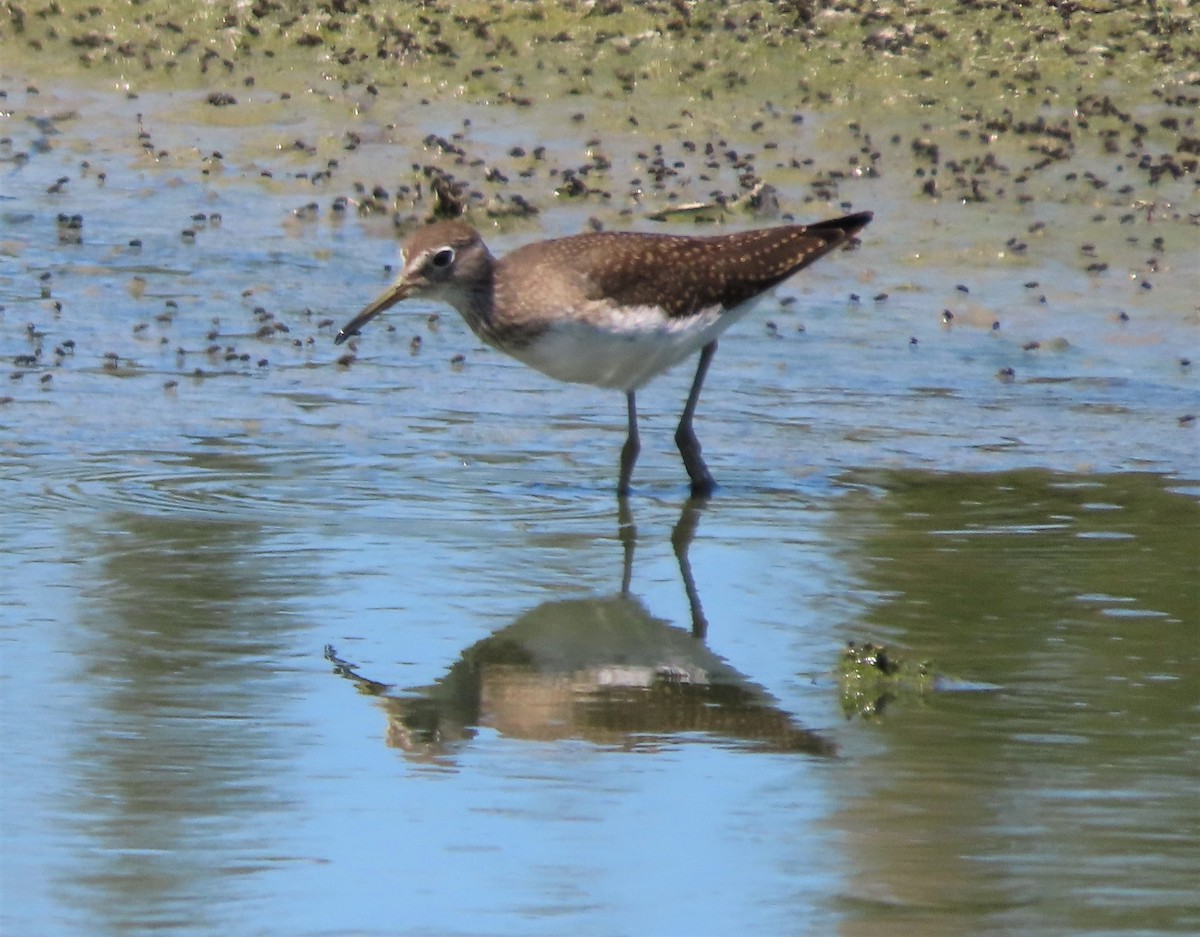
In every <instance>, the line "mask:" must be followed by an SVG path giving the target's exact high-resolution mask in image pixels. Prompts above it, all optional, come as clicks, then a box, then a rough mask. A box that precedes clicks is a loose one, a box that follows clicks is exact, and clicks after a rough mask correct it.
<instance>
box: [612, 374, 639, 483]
mask: <svg viewBox="0 0 1200 937" xmlns="http://www.w3.org/2000/svg"><path fill="white" fill-rule="evenodd" d="M625 400H626V402H627V403H628V406H629V435H628V436H626V437H625V445H624V446H622V447H621V478H620V481H618V482H617V497H618V498H624V497H626V496H627V495H628V494H629V479H630V478H632V477H633V463H635V462H636V461H637V457H638V453H639V452H640V451H641V449H642V444H641V442H640V441H639V440H638V428H637V403H636V402H635V401H634V399H633V391H628V392H627V393H626V394H625Z"/></svg>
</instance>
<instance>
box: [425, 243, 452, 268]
mask: <svg viewBox="0 0 1200 937" xmlns="http://www.w3.org/2000/svg"><path fill="white" fill-rule="evenodd" d="M429 262H430V264H432V265H433V266H434V267H437V268H438V269H440V270H445V269H446V268H447V267H449V266H450V265H451V264H452V263H454V248H453V247H443V248H440V249H439V250H437V251H436V252H435V253H434V255H433V256H432V257H430V258H429Z"/></svg>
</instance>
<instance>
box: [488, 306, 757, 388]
mask: <svg viewBox="0 0 1200 937" xmlns="http://www.w3.org/2000/svg"><path fill="white" fill-rule="evenodd" d="M754 305H755V303H754V302H753V301H752V302H748V303H743V304H742V305H740V306H738V307H736V308H734V309H730V310H722V308H721V307H720V306H711V307H709V308H707V309H703V310H701V311H700V312H698V313H696V314H694V315H690V316H687V317H686V318H674V319H673V318H671V317H669V316H667V315H666V314H665V313H664V312H663V310H662V309H660V308H658V307H656V306H639V307H635V308H632V309H630V308H624V309H621V310H619V311H616V310H613V311H611V312H610V313H609V314H598V311H597V310H596V309H594V308H593V309H589V310H588V311H587V313H586V314H585V315H576V314H575V313H571V314H568V315H565V316H563V317H562V318H561V319H558V320H557V321H556V322H555V323H554V324H553V325H551V326H550V327H549V328H548V329H547V330H546V331H544V332H542V333H541V334H540V335H539V336H538V337H537V339H536V340H535V341H534V342H532V343H531V344H529V345H527V346H524V347H521V348H506V349H505V351H507V352H508V353H509V354H511V355H512V356H513V357H515V358H517V359H518V360H519V361H522V362H523V363H525V364H527V365H529V366H530V367H531V368H536V369H537V370H539V371H541V372H542V373H543V374H548V375H549V376H550V377H553V378H555V379H557V380H560V381H567V382H569V383H572V384H592V385H594V386H596V387H613V388H616V389H618V390H623V391H631V390H637V389H638V388H639V387H642V386H643V385H644V384H646V383H647V382H648V381H649V380H650V379H651V378H653V377H655V376H657V375H659V374H662V373H663V372H664V371H666V370H667V369H668V368H671V367H674V366H675V365H677V364H679V362H681V361H683V360H684V359H686V358H689V357H691V356H692V355H693V354H695V353H696V352H698V351H699V350H700V349H701V348H703V347H704V346H705V345H707V344H708V343H709V342H712V341H715V340H716V338H717V336H719V335H720V334H721V333H722V332H724V331H725V330H726V329H727V328H729V326H731V325H733V323H734V322H737V321H738V320H739V319H741V318H742V317H743V316H744V315H746V314H747V313H748V312H750V310H751V309H752V308H753V307H754Z"/></svg>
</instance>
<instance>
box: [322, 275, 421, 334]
mask: <svg viewBox="0 0 1200 937" xmlns="http://www.w3.org/2000/svg"><path fill="white" fill-rule="evenodd" d="M412 289H413V288H412V284H411V283H410V282H409V281H408V280H407V279H406V278H404V277H401V278H400V279H398V280H397V281H396V282H395V283H393V284H392V285H391V286H389V287H388V288H387V290H385V291H384V293H383V294H382V295H381V296H379V297H378V298H377V299H375V300H374V301H372V302H371V303H370V304H368V305H367V307H366V308H365V309H363V311H362V312H360V313H359V314H358V315H356V316H355V317H354V318H353V319H351V320H350V321H349V322H347V323H346V324H345V325H343V326H342V329H341V331H340V332H338V333H337V337H336V338H334V340H333V343H334V344H335V345H340V344H341V343H342V342H344V341H345V340H346V339H348V338H352V337H354V336H355V335H357V334H358V332H359V329H361V328H362V327H363V326H364V325H366V324H367V323H368V322H370V321H371V320H372V319H374V318H375V317H376V316H377V315H379V314H380V313H381V312H385V311H386V310H388V309H391V308H392V307H393V306H394V305H396V303H398V302H400V300H402V299H405V298H407V297H408V295H409V294H410V293H411V292H412Z"/></svg>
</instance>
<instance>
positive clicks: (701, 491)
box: [675, 342, 717, 498]
mask: <svg viewBox="0 0 1200 937" xmlns="http://www.w3.org/2000/svg"><path fill="white" fill-rule="evenodd" d="M716 353H717V343H716V342H709V343H708V344H707V345H705V346H704V347H703V348H701V349H700V364H699V365H697V367H696V376H695V377H694V378H693V379H692V389H691V391H689V392H688V398H687V403H686V404H684V405H683V415H682V416H681V417H680V418H679V428H678V429H676V430H675V445H677V446H678V447H679V454H680V455H681V456H683V466H684V468H686V469H687V473H688V478H690V479H691V480H692V497H693V498H707V497H708V496H709V495H710V494H712V492H713V489H714V488H716V487H717V483H716V482H714V481H713V477H712V475H710V474H709V473H708V466H707V465H705V464H704V459H703V458H701V456H700V441H699V440H698V439H696V433H695V431H694V430H693V429H692V417H693V416H694V415H695V413H696V402H697V401H698V400H699V399H700V388H701V387H703V386H704V375H706V374H707V373H708V365H709V363H710V362H711V361H712V358H713V355H715V354H716Z"/></svg>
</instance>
